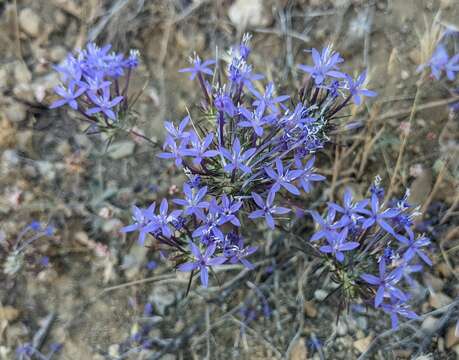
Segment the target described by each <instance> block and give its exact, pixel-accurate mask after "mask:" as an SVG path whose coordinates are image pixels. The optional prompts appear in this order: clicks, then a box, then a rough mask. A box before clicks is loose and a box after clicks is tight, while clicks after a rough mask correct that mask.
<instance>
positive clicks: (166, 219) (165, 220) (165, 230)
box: [153, 199, 182, 238]
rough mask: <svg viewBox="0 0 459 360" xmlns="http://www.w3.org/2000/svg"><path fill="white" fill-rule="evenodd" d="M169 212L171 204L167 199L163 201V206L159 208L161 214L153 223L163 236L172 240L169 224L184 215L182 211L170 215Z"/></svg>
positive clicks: (175, 211)
mask: <svg viewBox="0 0 459 360" xmlns="http://www.w3.org/2000/svg"><path fill="white" fill-rule="evenodd" d="M168 210H169V204H168V203H167V200H166V199H163V201H161V205H160V206H159V214H158V215H156V216H155V217H154V219H153V223H154V224H155V225H156V226H157V227H158V229H160V230H161V233H162V235H163V236H165V237H166V238H170V237H171V236H172V231H171V228H170V226H169V224H171V223H173V222H174V221H176V220H177V217H178V216H179V215H180V214H181V213H182V211H181V210H174V211H172V212H171V213H170V214H169V212H168Z"/></svg>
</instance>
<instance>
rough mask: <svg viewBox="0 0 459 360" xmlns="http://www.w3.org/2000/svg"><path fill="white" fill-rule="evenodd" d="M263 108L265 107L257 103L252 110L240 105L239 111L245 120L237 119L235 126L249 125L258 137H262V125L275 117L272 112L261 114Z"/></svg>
mask: <svg viewBox="0 0 459 360" xmlns="http://www.w3.org/2000/svg"><path fill="white" fill-rule="evenodd" d="M264 110H265V108H264V106H262V105H259V106H258V107H257V108H256V109H255V110H254V111H253V112H251V111H248V110H247V109H245V108H243V107H240V108H239V112H240V114H241V115H242V116H243V117H244V118H245V119H246V120H242V121H239V122H238V124H237V126H240V127H251V128H253V131H254V132H255V134H256V135H257V136H258V137H262V136H263V132H264V130H263V127H264V126H265V125H266V124H269V123H270V122H271V121H273V120H274V119H275V118H276V116H275V115H273V114H272V115H266V116H263V113H264Z"/></svg>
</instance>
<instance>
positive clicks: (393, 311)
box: [381, 299, 419, 329]
mask: <svg viewBox="0 0 459 360" xmlns="http://www.w3.org/2000/svg"><path fill="white" fill-rule="evenodd" d="M381 308H382V309H383V310H384V312H385V313H387V314H389V315H390V319H391V325H392V329H396V328H397V327H398V317H397V315H401V316H403V317H405V318H408V319H417V318H419V316H418V315H417V314H416V313H415V312H414V311H412V310H411V309H409V308H408V305H407V304H405V302H404V301H402V300H399V299H394V300H393V302H392V303H390V304H382V305H381Z"/></svg>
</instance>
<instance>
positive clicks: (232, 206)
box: [218, 194, 242, 226]
mask: <svg viewBox="0 0 459 360" xmlns="http://www.w3.org/2000/svg"><path fill="white" fill-rule="evenodd" d="M241 206H242V201H234V200H230V198H229V197H228V196H227V195H226V194H223V195H222V197H221V204H220V211H221V214H222V215H221V218H220V220H219V222H218V223H219V225H223V224H225V223H227V222H230V223H231V224H233V225H234V226H241V223H240V221H239V219H238V218H237V217H236V214H237V213H238V211H239V209H240V208H241Z"/></svg>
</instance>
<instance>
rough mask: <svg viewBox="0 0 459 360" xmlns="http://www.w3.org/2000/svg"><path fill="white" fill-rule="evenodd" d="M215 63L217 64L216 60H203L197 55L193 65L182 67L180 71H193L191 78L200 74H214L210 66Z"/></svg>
mask: <svg viewBox="0 0 459 360" xmlns="http://www.w3.org/2000/svg"><path fill="white" fill-rule="evenodd" d="M213 64H215V60H205V61H204V62H202V61H201V59H200V58H199V57H198V56H196V57H195V58H194V59H193V61H192V65H193V66H192V67H188V68H184V69H180V70H179V72H189V73H191V75H190V80H194V78H195V77H196V75H198V74H208V75H212V74H213V72H212V70H210V69H209V66H210V65H213Z"/></svg>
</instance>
